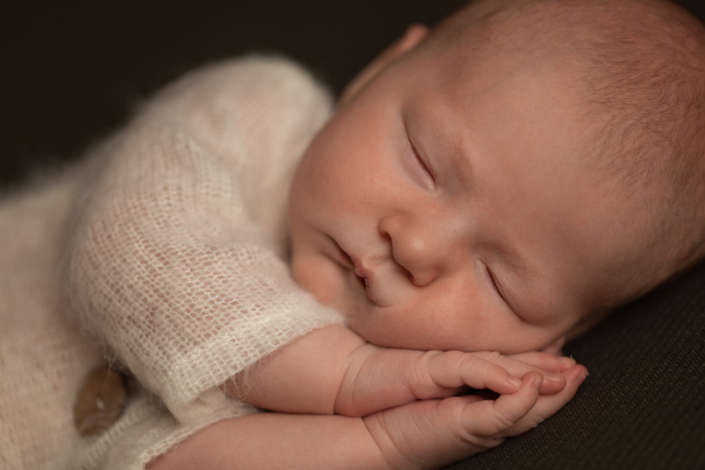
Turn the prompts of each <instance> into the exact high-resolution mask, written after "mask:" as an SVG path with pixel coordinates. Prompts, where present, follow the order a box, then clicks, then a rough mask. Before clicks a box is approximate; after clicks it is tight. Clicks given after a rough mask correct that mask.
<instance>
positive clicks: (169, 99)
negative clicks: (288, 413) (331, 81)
mask: <svg viewBox="0 0 705 470" xmlns="http://www.w3.org/2000/svg"><path fill="white" fill-rule="evenodd" d="M330 109H331V100H330V96H329V95H328V93H327V92H326V91H325V90H324V89H323V88H322V87H321V86H320V85H318V84H317V83H316V82H315V81H314V80H313V79H312V78H311V77H310V76H309V75H308V74H307V73H306V72H304V71H302V70H301V69H300V68H299V67H298V66H296V65H294V64H291V63H289V62H286V61H284V60H281V59H266V58H262V57H250V58H247V59H244V60H240V61H233V62H229V63H224V64H219V65H214V66H211V67H208V68H206V69H204V70H200V71H197V72H194V73H191V74H189V75H187V76H186V77H184V78H183V79H181V80H179V81H178V82H177V83H176V84H174V85H172V86H171V87H169V88H168V89H166V90H165V91H164V92H162V93H161V94H160V95H158V96H157V97H156V98H155V99H154V100H152V101H151V102H150V103H148V104H147V105H146V106H145V107H144V109H143V110H142V112H141V113H139V114H138V115H137V117H136V118H135V119H134V120H133V121H132V122H131V123H130V124H129V126H128V127H127V128H126V129H125V130H124V131H122V132H121V133H119V134H118V135H117V136H116V137H114V138H112V139H111V140H110V141H108V142H107V143H105V144H103V145H102V146H101V147H100V148H98V149H96V150H95V151H94V152H92V155H91V156H90V158H89V159H88V161H86V162H85V164H84V165H83V167H82V168H81V169H80V170H78V171H76V172H75V173H76V175H77V176H76V177H75V180H76V181H75V186H77V188H78V189H76V190H75V194H76V195H78V197H75V198H74V200H73V208H72V209H71V211H70V215H69V211H68V209H67V210H66V211H63V212H62V211H61V210H60V208H59V207H58V206H57V207H51V205H52V204H53V202H52V201H53V199H51V198H45V199H46V200H45V203H46V209H45V211H46V212H48V213H52V214H54V217H55V218H61V214H63V216H64V224H63V225H62V227H63V228H64V229H65V236H63V237H60V236H57V237H52V238H51V241H50V240H46V241H45V243H50V242H53V243H56V244H58V243H59V241H58V240H59V239H61V240H66V246H65V247H64V248H62V249H61V250H59V251H61V252H63V254H64V259H63V263H62V266H63V274H62V275H59V274H58V266H59V263H58V261H57V263H56V267H57V269H55V270H53V271H52V275H53V276H54V277H53V278H52V279H53V280H54V281H55V282H58V280H59V278H62V279H63V280H64V282H65V288H66V292H67V294H68V299H69V301H70V306H71V308H70V309H68V310H69V311H70V312H71V315H72V316H74V317H75V319H76V320H77V322H78V323H80V325H82V327H83V329H85V330H87V331H88V332H89V333H90V334H91V335H93V336H95V337H96V338H99V339H100V341H101V343H102V344H103V345H104V346H105V349H106V351H107V352H108V354H109V356H110V359H111V360H112V361H113V362H115V363H118V364H119V365H120V366H121V367H126V368H127V369H129V371H130V372H131V373H132V374H133V375H134V376H135V377H136V378H137V379H138V380H139V382H140V383H141V385H142V386H143V387H144V388H145V389H140V391H139V393H138V394H137V396H136V398H134V400H133V401H132V402H131V403H130V405H129V406H128V409H127V410H126V412H125V416H123V418H122V419H121V422H119V423H118V425H116V426H114V429H111V430H110V431H109V432H108V433H106V434H105V435H103V436H101V437H99V438H97V439H94V440H91V441H90V442H84V444H86V446H84V447H85V448H83V449H79V450H78V451H74V458H70V459H68V460H66V463H65V466H66V467H70V468H74V467H75V468H95V467H101V468H143V466H144V464H145V463H147V462H148V461H149V459H150V458H152V457H154V456H156V455H159V453H160V452H163V451H165V450H167V449H168V448H169V446H171V445H173V444H174V443H176V442H178V441H179V440H180V439H182V438H183V437H185V436H187V435H189V434H190V433H192V432H193V431H194V430H196V429H199V428H201V427H202V426H204V425H207V424H209V423H212V422H214V421H217V420H219V419H224V418H227V417H232V416H239V415H242V414H246V413H251V412H254V409H253V408H252V407H250V406H249V405H244V404H241V403H239V402H237V401H236V400H233V399H230V398H228V397H226V396H225V395H224V394H223V393H222V392H221V390H220V389H219V388H218V387H219V386H220V385H221V384H223V383H224V382H225V381H227V380H228V379H229V378H230V377H232V376H234V375H235V374H237V373H238V372H240V371H243V370H244V369H246V368H247V367H249V366H251V365H252V364H254V363H255V362H256V361H257V360H259V359H260V358H262V357H264V356H266V355H268V354H270V353H272V352H273V351H275V350H276V349H278V348H280V347H281V346H283V345H284V344H286V343H287V342H289V341H291V340H292V339H294V338H296V337H298V336H300V335H302V334H304V333H306V332H308V331H310V330H312V329H314V328H318V327H322V326H325V325H329V324H332V323H342V322H343V320H342V317H341V316H340V315H339V314H338V313H336V312H334V311H333V310H331V309H328V308H326V307H323V306H321V305H320V304H318V303H317V302H316V301H315V299H314V298H313V297H312V296H311V295H310V294H308V293H306V292H304V291H302V290H301V289H300V288H299V287H298V286H297V285H296V284H295V283H294V281H293V280H292V279H291V277H290V273H289V269H288V266H287V264H286V263H285V261H284V258H283V257H284V255H285V251H286V248H285V247H286V237H285V233H286V232H285V223H284V220H285V208H286V199H287V195H288V191H289V187H290V182H291V178H292V176H293V172H294V170H295V167H296V163H297V159H298V157H299V156H300V155H301V154H302V153H303V151H304V150H305V148H306V146H307V144H308V142H309V141H310V139H311V137H312V136H313V135H314V134H315V132H316V131H317V130H318V129H319V128H320V126H321V125H322V124H323V123H324V122H325V120H326V119H327V117H328V116H329V113H330ZM72 181H73V180H72ZM72 187H73V186H72ZM57 210H58V213H59V215H56V211H57ZM57 258H58V256H57ZM3 310H5V309H3ZM2 314H3V316H5V312H2ZM19 353H20V354H21V351H20V352H19ZM0 359H3V357H0ZM8 360H10V358H9V355H8ZM11 360H13V361H15V362H17V361H18V359H17V358H16V357H15V358H11ZM17 363H21V362H17ZM64 388H66V387H64ZM74 388H75V387H74ZM47 393H49V392H48V391H47ZM17 395H18V394H17ZM154 396H157V397H160V398H161V401H162V402H163V404H164V405H166V408H167V409H168V410H169V412H170V413H167V412H166V411H165V410H164V409H163V408H162V405H161V402H160V401H159V400H155V399H154ZM8 405H9V403H8V404H7V405H6V404H5V403H2V409H0V411H2V412H3V413H4V410H5V408H6V406H8ZM172 415H173V417H172ZM45 419H48V420H49V421H51V417H45ZM145 423H148V424H145ZM11 432H12V429H9V430H5V429H3V430H2V433H3V436H5V435H7V434H6V433H11ZM18 445H19V444H18ZM116 449H120V450H119V451H118V450H116ZM130 449H131V450H130ZM3 468H38V467H37V466H34V465H31V464H30V462H28V461H27V462H20V463H17V464H16V465H15V466H14V467H12V466H10V467H3Z"/></svg>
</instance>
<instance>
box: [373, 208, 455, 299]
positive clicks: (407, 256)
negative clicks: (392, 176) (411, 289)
mask: <svg viewBox="0 0 705 470" xmlns="http://www.w3.org/2000/svg"><path fill="white" fill-rule="evenodd" d="M380 232H381V233H382V235H383V236H384V237H386V238H388V239H389V242H390V243H391V251H392V257H393V258H394V261H396V263H397V264H399V265H400V266H401V267H402V268H404V269H405V270H406V271H408V273H409V277H410V278H411V281H412V282H413V283H414V284H415V285H417V286H419V287H423V286H426V285H428V284H431V283H432V282H433V281H434V280H436V279H437V278H438V277H439V276H441V275H442V274H443V272H444V270H445V269H446V267H447V264H448V263H447V260H446V254H447V251H448V245H449V241H450V240H448V238H449V237H448V234H446V233H443V232H442V231H441V230H439V229H436V228H434V227H433V226H432V225H431V224H430V223H428V222H426V223H424V221H423V220H420V219H418V218H411V217H404V216H391V217H387V218H385V219H384V220H383V221H382V222H381V223H380Z"/></svg>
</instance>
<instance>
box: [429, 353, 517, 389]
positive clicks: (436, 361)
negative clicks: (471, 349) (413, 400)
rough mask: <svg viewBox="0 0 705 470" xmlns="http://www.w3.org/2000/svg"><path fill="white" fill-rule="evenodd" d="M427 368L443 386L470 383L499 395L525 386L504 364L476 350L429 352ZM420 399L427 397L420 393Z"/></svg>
mask: <svg viewBox="0 0 705 470" xmlns="http://www.w3.org/2000/svg"><path fill="white" fill-rule="evenodd" d="M427 360H428V364H427V365H422V366H421V370H424V369H426V368H427V370H428V371H429V374H430V375H431V379H432V381H433V382H434V383H435V384H436V385H437V386H439V387H443V388H458V387H462V386H468V387H471V388H475V389H479V390H484V389H489V390H492V391H494V392H496V393H499V394H506V393H514V392H516V391H517V390H518V389H519V387H521V384H522V382H521V380H519V379H518V378H516V377H514V376H513V375H512V374H510V373H509V372H508V371H507V370H506V369H505V368H504V367H502V366H500V365H498V364H495V363H493V362H491V361H487V360H485V359H483V358H481V357H479V356H477V355H475V354H472V353H462V352H459V351H450V352H444V353H440V354H433V353H431V354H429V355H428V356H427ZM417 397H418V398H424V397H423V396H418V395H417Z"/></svg>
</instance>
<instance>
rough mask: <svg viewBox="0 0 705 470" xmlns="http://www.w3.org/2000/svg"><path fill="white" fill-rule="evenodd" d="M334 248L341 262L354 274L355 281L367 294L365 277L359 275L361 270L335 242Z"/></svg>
mask: <svg viewBox="0 0 705 470" xmlns="http://www.w3.org/2000/svg"><path fill="white" fill-rule="evenodd" d="M335 246H336V248H337V249H338V253H339V254H340V257H341V258H342V260H343V262H344V263H345V264H346V265H347V267H348V268H350V269H351V270H352V272H353V274H355V277H356V278H357V281H358V282H359V283H360V286H362V288H363V289H364V290H365V292H367V277H365V276H364V275H362V276H361V275H360V274H361V273H360V271H361V270H362V268H361V267H360V266H359V265H358V264H356V263H355V261H354V260H353V259H352V258H351V257H350V255H348V254H347V252H346V251H345V250H343V249H342V248H341V247H340V245H339V244H338V242H335ZM362 274H364V273H362Z"/></svg>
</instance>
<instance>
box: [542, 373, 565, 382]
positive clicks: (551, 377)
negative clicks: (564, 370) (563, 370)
mask: <svg viewBox="0 0 705 470" xmlns="http://www.w3.org/2000/svg"><path fill="white" fill-rule="evenodd" d="M545 377H546V380H547V381H548V382H562V381H563V376H562V375H561V374H557V373H555V372H549V373H548V374H546V375H545Z"/></svg>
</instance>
